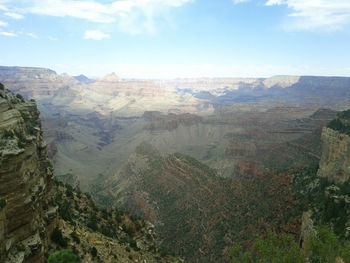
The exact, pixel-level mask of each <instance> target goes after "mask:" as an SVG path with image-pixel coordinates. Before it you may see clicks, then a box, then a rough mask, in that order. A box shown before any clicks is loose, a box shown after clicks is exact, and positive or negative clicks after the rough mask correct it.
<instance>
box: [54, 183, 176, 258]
mask: <svg viewBox="0 0 350 263" xmlns="http://www.w3.org/2000/svg"><path fill="white" fill-rule="evenodd" d="M52 194H53V195H52V198H51V199H50V201H49V202H50V204H51V205H52V206H53V207H54V208H55V209H56V210H57V213H58V217H57V227H56V228H55V229H54V231H53V232H52V234H51V241H52V242H51V245H50V247H49V248H50V251H49V252H50V254H52V253H54V252H55V251H57V250H58V251H59V250H62V249H69V250H71V251H74V253H75V254H76V255H78V256H79V258H80V259H81V260H82V262H84V263H85V262H103V263H114V262H125V263H128V262H130V263H131V262H159V263H179V262H180V260H179V259H177V258H174V257H169V256H166V255H165V254H162V255H160V253H159V250H158V248H157V245H156V242H155V239H156V233H155V231H154V226H153V225H152V224H150V223H149V222H146V221H144V220H141V219H137V218H135V217H131V216H129V215H128V214H127V213H125V212H122V211H120V210H118V209H108V210H106V209H101V208H99V207H97V206H96V204H95V203H94V201H93V200H92V198H91V196H90V195H87V194H84V193H82V192H81V191H80V190H79V189H73V188H72V187H71V186H69V185H64V184H63V183H60V182H58V181H55V182H54V186H53V190H52Z"/></svg>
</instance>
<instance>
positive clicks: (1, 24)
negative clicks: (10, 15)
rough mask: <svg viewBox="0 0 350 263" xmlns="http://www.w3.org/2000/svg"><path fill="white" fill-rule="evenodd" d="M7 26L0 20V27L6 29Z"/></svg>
mask: <svg viewBox="0 0 350 263" xmlns="http://www.w3.org/2000/svg"><path fill="white" fill-rule="evenodd" d="M7 25H8V24H7V23H6V22H4V21H1V20H0V27H6V26H7Z"/></svg>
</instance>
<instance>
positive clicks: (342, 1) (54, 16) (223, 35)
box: [0, 0, 350, 78]
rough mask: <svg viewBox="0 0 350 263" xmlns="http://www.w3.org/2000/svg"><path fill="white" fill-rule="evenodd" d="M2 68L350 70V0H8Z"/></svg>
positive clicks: (1, 34)
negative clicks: (3, 66)
mask: <svg viewBox="0 0 350 263" xmlns="http://www.w3.org/2000/svg"><path fill="white" fill-rule="evenodd" d="M0 65H5V66H35V67H45V68H51V69H53V70H56V71H57V72H58V73H63V72H66V73H68V74H71V75H78V74H85V75H87V76H90V77H100V76H103V75H105V74H108V73H110V72H115V73H116V74H117V75H119V76H120V77H123V78H175V77H269V76H273V75H326V76H335V75H336V76H350V0H86V1H85V0H0Z"/></svg>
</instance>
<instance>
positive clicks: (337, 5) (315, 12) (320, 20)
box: [266, 0, 350, 30]
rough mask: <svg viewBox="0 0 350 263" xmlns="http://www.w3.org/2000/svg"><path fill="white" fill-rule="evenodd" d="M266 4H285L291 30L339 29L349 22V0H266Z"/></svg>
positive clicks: (288, 26) (288, 27)
mask: <svg viewBox="0 0 350 263" xmlns="http://www.w3.org/2000/svg"><path fill="white" fill-rule="evenodd" d="M266 5H267V6H275V5H286V6H287V7H288V8H289V9H291V12H290V14H289V18H290V19H291V20H290V21H289V22H290V24H288V25H287V26H286V28H287V29H292V30H295V29H296V30H341V29H344V28H346V27H347V26H348V25H349V24H350V1H349V0H268V1H266Z"/></svg>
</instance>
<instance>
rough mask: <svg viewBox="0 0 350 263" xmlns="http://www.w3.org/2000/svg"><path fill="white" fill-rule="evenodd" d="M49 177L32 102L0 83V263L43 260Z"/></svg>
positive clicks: (49, 168)
mask: <svg viewBox="0 0 350 263" xmlns="http://www.w3.org/2000/svg"><path fill="white" fill-rule="evenodd" d="M51 177H52V171H51V166H50V163H49V161H48V159H47V153H46V145H45V144H44V142H43V139H42V133H41V129H40V121H39V112H38V110H37V108H36V105H35V103H34V102H25V101H24V100H23V99H22V98H21V96H19V95H17V96H15V95H13V94H12V93H10V92H9V91H7V90H5V89H4V87H3V85H2V84H0V199H1V204H2V205H1V207H0V262H44V259H45V253H46V251H47V247H48V238H47V236H48V234H47V233H48V232H47V229H48V228H47V225H48V224H49V221H50V220H49V218H48V217H47V212H48V211H49V207H48V205H47V204H46V200H47V194H48V192H49V188H50V182H51Z"/></svg>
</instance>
